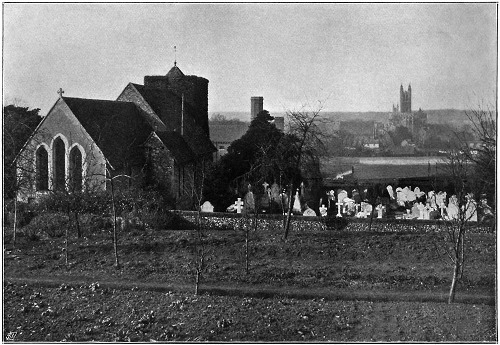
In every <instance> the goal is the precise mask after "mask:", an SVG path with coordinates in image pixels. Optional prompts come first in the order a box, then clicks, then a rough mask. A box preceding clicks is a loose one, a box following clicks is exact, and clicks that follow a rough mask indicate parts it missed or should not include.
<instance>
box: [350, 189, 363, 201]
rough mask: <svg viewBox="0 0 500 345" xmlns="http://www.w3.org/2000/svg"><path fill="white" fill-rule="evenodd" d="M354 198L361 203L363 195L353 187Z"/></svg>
mask: <svg viewBox="0 0 500 345" xmlns="http://www.w3.org/2000/svg"><path fill="white" fill-rule="evenodd" d="M352 199H353V200H354V202H355V203H356V204H359V203H360V202H361V196H360V195H359V192H358V191H357V190H356V189H353V191H352Z"/></svg>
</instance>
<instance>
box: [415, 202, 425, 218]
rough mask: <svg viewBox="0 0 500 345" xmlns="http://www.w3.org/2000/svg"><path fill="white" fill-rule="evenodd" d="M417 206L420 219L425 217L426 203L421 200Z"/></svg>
mask: <svg viewBox="0 0 500 345" xmlns="http://www.w3.org/2000/svg"><path fill="white" fill-rule="evenodd" d="M417 207H418V211H419V216H418V219H424V209H425V206H424V204H422V203H421V202H419V203H418V204H417Z"/></svg>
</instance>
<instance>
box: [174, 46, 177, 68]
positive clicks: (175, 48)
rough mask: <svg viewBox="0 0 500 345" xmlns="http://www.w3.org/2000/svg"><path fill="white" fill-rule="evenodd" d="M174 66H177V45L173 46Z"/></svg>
mask: <svg viewBox="0 0 500 345" xmlns="http://www.w3.org/2000/svg"><path fill="white" fill-rule="evenodd" d="M174 66H177V46H174Z"/></svg>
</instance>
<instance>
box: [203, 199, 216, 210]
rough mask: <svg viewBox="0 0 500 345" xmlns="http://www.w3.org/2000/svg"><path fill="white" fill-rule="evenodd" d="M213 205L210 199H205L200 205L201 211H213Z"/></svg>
mask: <svg viewBox="0 0 500 345" xmlns="http://www.w3.org/2000/svg"><path fill="white" fill-rule="evenodd" d="M213 211H214V206H213V205H212V204H211V203H210V201H208V200H207V201H205V202H204V203H203V205H201V212H213Z"/></svg>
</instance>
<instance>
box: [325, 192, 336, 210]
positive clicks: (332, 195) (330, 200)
mask: <svg viewBox="0 0 500 345" xmlns="http://www.w3.org/2000/svg"><path fill="white" fill-rule="evenodd" d="M327 207H328V209H329V210H331V209H333V208H334V207H335V191H334V190H333V189H332V190H330V191H329V192H328V205H327Z"/></svg>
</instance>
